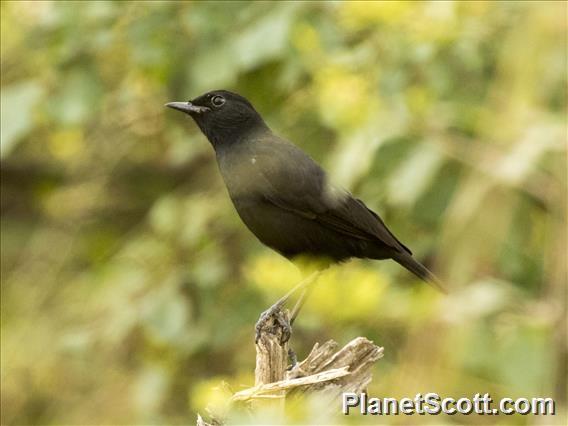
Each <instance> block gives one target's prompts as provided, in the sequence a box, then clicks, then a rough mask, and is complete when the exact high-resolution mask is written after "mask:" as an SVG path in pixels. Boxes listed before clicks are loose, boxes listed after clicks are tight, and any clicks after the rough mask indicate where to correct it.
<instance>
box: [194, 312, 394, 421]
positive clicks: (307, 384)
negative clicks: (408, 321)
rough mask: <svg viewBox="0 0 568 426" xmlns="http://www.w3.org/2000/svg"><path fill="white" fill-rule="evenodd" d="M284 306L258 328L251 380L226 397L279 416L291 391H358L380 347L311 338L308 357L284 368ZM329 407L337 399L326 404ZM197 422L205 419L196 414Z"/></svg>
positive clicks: (333, 395) (329, 395)
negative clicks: (254, 367) (243, 388)
mask: <svg viewBox="0 0 568 426" xmlns="http://www.w3.org/2000/svg"><path fill="white" fill-rule="evenodd" d="M288 315H289V313H288V312H287V311H278V312H276V313H275V314H274V315H273V317H272V318H271V321H269V322H268V323H267V325H266V326H265V327H264V328H263V329H262V330H261V333H260V338H259V339H258V342H257V343H256V370H255V386H253V387H251V388H248V389H245V390H242V391H239V392H237V393H235V394H234V395H233V396H232V397H231V400H230V402H231V403H233V404H237V403H241V404H242V403H247V404H248V405H247V406H249V407H250V408H251V409H252V411H253V412H255V411H260V412H262V413H268V412H270V413H271V417H272V416H273V417H274V418H276V419H278V418H280V419H284V418H285V416H284V408H285V402H286V400H287V399H289V398H290V397H292V396H298V395H308V394H315V393H317V394H318V395H321V396H322V397H325V398H326V399H329V401H330V403H331V402H332V401H333V400H338V398H340V395H341V394H342V393H344V392H354V393H363V392H366V389H367V386H368V385H369V383H370V382H371V379H372V368H373V365H374V364H375V362H377V361H378V360H379V359H380V358H382V356H383V348H382V347H379V346H377V345H375V344H374V343H373V342H371V341H370V340H368V339H366V338H364V337H357V338H355V339H353V340H352V341H350V342H349V343H348V344H347V345H345V346H344V347H343V348H341V349H338V347H339V345H338V344H337V343H336V342H334V341H333V340H329V341H327V342H325V343H324V344H323V345H320V344H319V343H316V344H315V345H314V347H313V348H312V350H311V352H310V354H309V355H308V356H307V358H306V359H305V360H303V361H301V362H299V363H297V364H295V365H294V366H292V367H291V368H290V369H288V370H287V368H286V366H287V359H288V343H287V342H284V343H283V342H282V337H283V334H284V333H285V332H286V330H285V329H284V328H285V327H283V325H284V324H286V322H287V321H288ZM329 406H330V407H332V406H334V407H335V406H336V404H330V405H329ZM197 424H198V426H208V425H221V424H223V422H222V421H219V420H216V419H212V420H211V422H210V423H206V422H205V421H204V420H203V419H202V418H201V416H198V422H197Z"/></svg>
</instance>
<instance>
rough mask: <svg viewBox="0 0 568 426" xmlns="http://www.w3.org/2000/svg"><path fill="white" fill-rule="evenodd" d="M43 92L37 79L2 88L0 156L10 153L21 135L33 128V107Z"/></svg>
mask: <svg viewBox="0 0 568 426" xmlns="http://www.w3.org/2000/svg"><path fill="white" fill-rule="evenodd" d="M42 92H43V90H42V88H41V86H40V85H39V83H37V82H35V81H25V82H23V83H16V84H13V85H11V86H8V87H7V88H5V89H4V88H3V89H2V95H1V99H2V102H1V104H2V121H1V128H2V138H1V143H0V157H2V158H4V157H5V156H6V155H8V154H9V153H10V152H11V151H12V149H14V147H15V146H16V143H17V142H18V141H19V140H21V137H22V136H24V135H25V134H26V133H28V132H29V131H30V129H31V128H32V125H33V119H32V118H33V117H32V112H33V108H34V106H35V105H36V103H37V101H38V100H39V99H40V97H41V95H42Z"/></svg>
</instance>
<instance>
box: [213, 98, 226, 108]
mask: <svg viewBox="0 0 568 426" xmlns="http://www.w3.org/2000/svg"><path fill="white" fill-rule="evenodd" d="M211 103H212V104H213V106H216V107H220V106H223V105H224V104H225V98H224V97H223V96H213V98H212V99H211Z"/></svg>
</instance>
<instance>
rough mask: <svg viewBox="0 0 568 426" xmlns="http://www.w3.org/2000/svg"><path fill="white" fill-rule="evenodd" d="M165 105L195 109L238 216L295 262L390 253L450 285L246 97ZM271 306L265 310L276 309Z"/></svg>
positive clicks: (222, 95) (214, 96) (227, 94)
mask: <svg viewBox="0 0 568 426" xmlns="http://www.w3.org/2000/svg"><path fill="white" fill-rule="evenodd" d="M166 106H167V107H169V108H173V109H175V110H178V111H181V112H183V113H185V114H187V115H189V117H191V118H192V119H193V121H195V123H196V124H197V126H198V127H199V128H200V130H201V132H202V133H203V134H204V135H205V137H206V138H207V139H208V140H209V142H210V143H211V145H212V147H213V149H214V151H215V156H216V159H217V164H218V167H219V171H220V173H221V176H222V177H223V180H224V183H225V186H226V188H227V190H228V193H229V197H230V198H231V201H232V203H233V205H234V207H235V209H236V211H237V213H238V215H239V216H240V218H241V219H242V221H243V222H244V224H245V225H246V227H247V228H248V229H249V230H250V231H251V232H252V233H253V234H254V235H255V236H256V237H257V238H258V240H260V242H261V243H263V244H264V245H266V246H268V247H269V248H271V249H273V250H275V251H276V252H278V253H280V254H281V255H283V256H284V257H286V258H288V259H290V260H292V261H293V260H294V259H296V258H299V257H302V256H309V257H314V258H320V259H327V261H328V263H330V264H331V263H340V262H344V261H346V260H349V259H351V258H363V259H376V260H385V259H392V260H394V261H395V262H397V263H398V264H400V265H401V266H403V267H404V268H406V269H407V270H408V271H410V272H412V273H413V274H415V275H416V276H417V277H419V278H420V279H422V280H424V281H426V282H428V283H430V284H432V285H434V286H435V287H437V288H438V289H440V290H442V291H444V289H443V287H442V285H441V283H440V280H439V279H438V278H437V277H436V276H435V275H434V274H433V273H432V272H431V271H429V270H428V269H427V268H426V267H425V266H424V265H422V264H421V263H420V262H419V261H418V260H416V259H415V258H414V257H413V254H412V252H411V250H410V249H409V248H408V247H407V246H406V245H405V244H403V243H402V242H401V241H400V240H399V239H398V238H397V237H396V236H395V235H394V234H393V233H392V231H390V230H389V229H388V227H387V226H386V225H385V223H384V221H383V220H382V219H381V218H380V216H379V215H378V214H377V213H375V212H374V211H372V210H371V209H369V208H368V207H367V206H366V205H365V203H364V202H363V201H362V200H360V199H359V198H356V197H355V196H354V195H352V194H351V193H350V192H349V191H347V190H345V189H343V188H341V187H340V186H337V185H335V184H334V183H332V182H331V181H330V179H329V177H328V175H327V173H326V172H325V171H324V169H323V168H322V167H321V166H320V165H319V164H318V163H317V162H316V161H315V160H313V159H312V158H311V157H310V156H309V155H308V154H306V153H305V152H304V151H302V150H301V149H300V148H299V147H298V146H297V145H295V144H293V143H292V142H289V141H288V140H286V139H284V138H281V137H280V136H278V135H276V134H275V133H274V132H273V131H272V130H271V129H270V127H269V126H268V125H267V124H266V122H265V120H264V119H263V118H262V116H261V114H260V113H259V112H258V111H257V110H256V109H255V107H254V106H253V105H252V103H251V102H250V101H249V100H248V99H246V98H245V97H243V96H241V95H239V94H237V93H234V92H231V91H228V90H213V91H209V92H207V93H205V94H203V95H201V96H198V97H196V98H194V99H192V100H190V101H187V102H170V103H167V104H166ZM273 306H274V305H273ZM269 311H270V310H268V311H265V313H264V314H271V313H273V312H274V309H272V311H270V312H269ZM266 316H267V315H265V318H264V319H265V320H266ZM261 319H262V315H261ZM258 327H259V324H257V330H258Z"/></svg>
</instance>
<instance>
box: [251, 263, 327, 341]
mask: <svg viewBox="0 0 568 426" xmlns="http://www.w3.org/2000/svg"><path fill="white" fill-rule="evenodd" d="M319 274H320V271H315V272H313V273H312V274H310V275H309V276H308V277H307V278H306V279H304V280H302V281H301V282H300V283H299V284H298V285H296V286H295V287H294V288H293V289H292V290H290V291H289V292H288V293H286V294H285V295H284V296H282V297H281V298H280V299H278V300H277V301H276V303H275V304H274V305H272V306H271V307H270V308H268V309H267V310H266V311H264V312H263V313H262V314H260V318H259V319H258V321H257V322H256V326H255V331H256V333H255V339H254V341H255V342H258V339H260V334H261V332H262V330H264V329H265V328H266V325H267V323H268V322H269V321H270V319H271V318H272V317H274V319H275V321H276V323H277V324H278V325H279V326H280V327H281V328H282V343H286V342H287V341H288V339H290V335H291V333H292V327H291V324H292V322H293V320H291V321H289V322H288V321H286V320H284V318H283V317H282V315H279V313H280V311H281V309H282V306H284V304H285V303H286V302H287V301H288V299H290V297H291V296H292V295H293V294H294V293H296V292H297V291H298V290H302V289H303V290H304V291H303V293H302V296H300V300H299V301H298V302H301V305H300V308H301V306H302V305H303V304H304V301H303V299H304V297H305V294H306V290H307V288H308V287H309V286H310V285H311V284H313V283H314V281H315V280H316V278H317V277H318V276H319ZM297 306H298V303H296V306H295V307H294V311H296V307H297ZM297 310H298V311H299V308H298V309H297ZM295 315H296V316H297V315H298V313H297V312H296V314H295ZM293 318H294V319H295V316H294V317H293Z"/></svg>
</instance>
